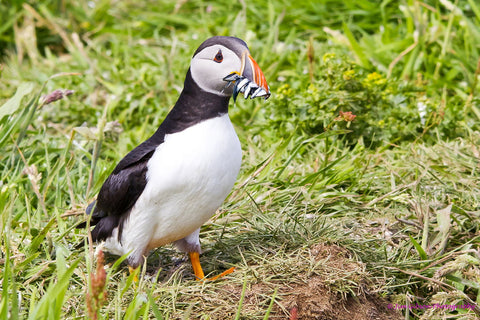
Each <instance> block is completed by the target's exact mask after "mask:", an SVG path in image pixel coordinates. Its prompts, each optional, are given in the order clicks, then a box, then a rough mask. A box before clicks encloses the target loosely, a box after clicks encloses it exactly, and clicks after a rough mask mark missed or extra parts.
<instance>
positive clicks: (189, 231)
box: [81, 36, 270, 280]
mask: <svg viewBox="0 0 480 320" xmlns="http://www.w3.org/2000/svg"><path fill="white" fill-rule="evenodd" d="M240 93H243V94H244V97H245V99H247V98H248V97H250V98H251V99H253V98H256V97H263V98H265V99H267V98H268V97H269V96H270V88H269V86H268V84H267V81H266V79H265V76H264V74H263V72H262V70H261V69H260V67H259V66H258V64H257V63H256V62H255V60H254V59H253V57H252V56H251V54H250V50H249V48H248V46H247V44H246V43H245V42H244V41H243V40H241V39H239V38H236V37H229V36H215V37H212V38H209V39H207V40H205V41H204V42H203V43H202V44H201V45H200V46H199V47H198V49H197V50H196V51H195V53H194V54H193V57H192V59H191V63H190V67H189V69H188V71H187V74H186V77H185V81H184V87H183V90H182V91H181V93H180V96H179V97H178V100H177V102H176V103H175V105H174V106H173V108H172V109H171V110H170V112H169V113H168V114H167V116H166V117H165V119H164V121H163V122H162V123H161V124H160V126H159V127H158V129H157V130H156V131H155V133H154V134H153V135H152V136H151V137H150V138H148V139H147V140H146V141H144V142H143V143H141V144H140V145H138V146H137V147H136V148H134V149H133V150H132V151H130V152H129V153H128V154H127V155H126V156H125V157H124V158H123V159H122V160H121V161H120V162H119V163H118V164H117V165H116V167H115V168H114V170H113V171H112V173H111V174H110V175H109V176H108V177H107V179H106V180H105V182H104V183H103V185H102V187H101V188H100V191H99V193H98V195H97V198H96V200H94V201H93V202H91V203H90V204H89V205H88V207H87V209H86V214H87V215H88V219H89V224H87V222H85V221H84V222H83V223H82V224H81V227H86V226H87V225H90V226H94V228H93V229H92V230H91V236H92V240H93V241H94V242H96V243H99V244H100V246H101V247H102V248H103V249H105V250H106V251H107V252H109V253H112V254H114V255H119V256H123V255H127V258H126V261H127V264H128V266H129V269H130V271H132V270H133V269H136V268H137V267H139V266H140V265H142V264H143V263H144V262H145V260H146V259H147V258H146V257H147V256H148V253H149V252H150V251H151V250H153V249H155V248H158V247H160V246H163V245H166V244H169V243H173V244H174V245H175V247H176V248H177V249H178V250H180V251H182V252H185V253H188V255H189V257H190V260H191V263H192V267H193V272H194V274H195V277H196V279H197V280H200V279H204V278H205V276H204V273H203V270H202V267H201V265H200V259H199V254H200V253H201V246H200V239H199V235H200V227H201V226H202V225H203V224H204V223H205V222H206V221H207V220H208V219H210V218H211V217H212V216H213V215H214V214H215V212H216V210H217V209H218V208H219V207H220V206H221V205H222V203H223V202H224V200H225V199H226V197H227V196H228V194H229V193H230V191H231V189H232V188H233V185H234V183H235V181H236V178H237V175H238V172H239V170H240V164H241V160H242V149H241V146H240V141H239V139H238V136H237V134H236V132H235V129H234V127H233V125H232V123H231V121H230V118H229V115H228V106H229V102H230V98H231V97H233V99H234V102H235V100H236V98H237V96H238V95H239V94H240ZM88 219H87V220H88ZM232 271H233V268H230V269H229V270H227V271H225V272H224V273H222V274H220V275H218V276H222V275H224V274H228V273H230V272H232Z"/></svg>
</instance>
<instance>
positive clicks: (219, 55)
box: [213, 50, 223, 63]
mask: <svg viewBox="0 0 480 320" xmlns="http://www.w3.org/2000/svg"><path fill="white" fill-rule="evenodd" d="M213 61H215V62H218V63H220V62H222V61H223V54H222V50H218V52H217V54H216V55H215V58H213Z"/></svg>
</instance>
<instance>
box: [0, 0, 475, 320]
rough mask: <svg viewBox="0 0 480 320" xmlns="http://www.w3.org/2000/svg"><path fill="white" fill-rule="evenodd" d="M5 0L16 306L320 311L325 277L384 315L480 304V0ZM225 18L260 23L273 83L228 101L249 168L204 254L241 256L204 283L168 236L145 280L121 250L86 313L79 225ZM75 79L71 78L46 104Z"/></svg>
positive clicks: (41, 309) (217, 315) (89, 268)
mask: <svg viewBox="0 0 480 320" xmlns="http://www.w3.org/2000/svg"><path fill="white" fill-rule="evenodd" d="M192 17H194V19H192ZM0 19H1V21H2V26H0V54H1V56H0V150H1V151H2V153H1V156H0V159H1V161H0V173H1V177H2V179H1V181H0V212H1V214H0V227H1V231H2V232H1V240H0V246H1V249H2V250H1V252H2V254H1V256H0V266H1V270H0V279H1V283H2V291H1V293H0V294H1V302H0V318H1V319H88V318H92V317H93V316H92V315H93V314H95V315H96V316H97V317H98V319H139V318H142V319H155V318H156V319H192V318H198V319H285V318H289V315H288V314H289V313H290V312H292V314H293V313H294V311H293V308H294V307H295V306H297V305H298V318H299V319H309V317H308V316H307V311H308V310H307V309H308V308H309V307H311V306H308V305H307V304H303V305H302V304H301V303H300V301H301V299H300V298H299V299H300V300H295V299H297V297H303V298H302V299H303V300H305V301H310V300H308V299H314V297H312V296H309V295H308V290H305V288H306V287H308V285H310V287H308V288H310V289H309V290H310V291H311V292H322V294H323V296H328V297H330V299H332V301H333V302H332V303H336V304H338V305H339V306H340V305H346V306H347V307H348V306H350V307H352V305H353V303H350V302H351V301H352V300H349V299H351V298H352V297H353V298H354V299H357V301H363V302H364V304H365V305H367V302H372V301H377V299H384V300H378V301H380V302H378V303H377V309H378V310H377V311H382V310H383V311H382V312H385V314H386V312H387V311H388V310H386V305H387V304H388V303H393V304H395V303H397V304H399V305H414V304H422V305H432V304H435V303H438V304H443V305H451V304H457V305H462V304H467V303H469V304H475V303H476V304H477V305H478V304H479V303H480V287H479V285H478V283H479V282H480V258H479V255H478V252H479V245H480V237H479V230H480V226H479V215H480V190H479V188H480V187H479V186H478V181H479V178H480V173H479V169H480V168H479V159H480V147H479V146H480V133H479V129H480V126H479V123H480V122H479V120H480V99H479V98H478V97H479V96H478V93H479V90H480V84H479V81H478V79H479V76H480V45H479V44H480V31H479V30H480V5H479V4H477V3H476V2H475V1H473V0H461V1H460V0H459V1H457V2H447V1H442V2H440V1H438V2H437V1H425V2H420V1H414V0H408V1H388V0H385V1H329V0H321V1H305V0H300V1H295V2H291V1H278V2H275V3H270V4H267V2H258V1H257V2H252V1H242V2H232V1H217V2H211V3H210V2H203V1H161V2H160V3H159V2H158V1H141V2H139V1H129V0H127V1H120V2H112V1H106V0H102V1H91V2H87V1H82V2H81V3H80V4H78V3H77V2H72V1H56V0H48V1H30V2H24V1H20V0H17V1H8V2H2V3H0ZM212 35H235V36H238V37H240V38H243V39H245V40H246V41H247V43H248V44H249V46H250V49H251V52H252V55H253V56H254V57H255V59H256V60H257V62H258V63H259V65H260V66H261V67H262V69H263V71H264V73H265V76H266V78H267V80H268V82H269V85H270V87H271V89H272V97H271V98H270V99H269V100H268V101H266V102H263V101H260V100H253V101H243V99H239V101H237V103H236V105H235V106H231V109H230V115H231V118H232V121H233V122H234V125H235V127H236V130H237V133H238V135H239V137H240V140H241V142H242V148H243V150H244V156H243V164H242V170H241V173H240V175H239V178H238V182H237V184H236V186H235V188H234V190H233V191H232V193H231V195H230V196H229V198H228V199H227V201H226V202H225V204H224V205H223V207H222V208H221V210H220V211H219V212H218V214H217V215H216V216H215V218H214V219H212V220H211V221H210V222H209V223H208V224H207V225H205V226H204V227H203V228H202V232H201V239H202V247H203V249H204V251H205V252H204V254H202V255H201V261H202V265H203V266H204V269H205V271H206V272H208V273H211V274H215V273H218V272H220V271H222V270H225V269H227V268H229V267H231V266H236V267H237V268H236V271H235V272H234V273H233V274H232V275H230V276H228V277H227V278H226V279H224V280H220V281H217V282H207V283H201V282H196V281H194V277H193V275H192V271H191V270H190V266H189V264H188V263H179V259H181V258H183V255H182V254H180V253H178V252H176V251H175V250H174V249H173V248H172V247H170V246H166V247H162V248H159V249H157V250H156V251H155V252H153V253H152V255H151V256H150V257H149V260H148V264H147V265H146V266H144V269H143V270H141V275H142V276H141V277H140V281H139V282H138V283H135V282H134V281H133V275H129V274H128V272H127V270H126V268H125V266H124V265H123V264H121V263H120V262H121V260H120V261H117V258H116V257H108V259H107V265H108V268H107V274H106V278H105V281H106V282H105V283H104V285H105V290H103V289H102V290H101V291H102V292H103V293H104V294H106V297H105V298H106V301H107V303H105V304H101V303H99V308H98V309H92V310H93V313H92V312H91V313H90V315H89V309H88V307H87V305H90V307H92V303H93V302H91V301H92V300H91V299H87V295H89V297H92V295H93V293H92V290H94V289H95V288H96V287H95V283H97V282H95V280H94V278H92V277H93V275H95V274H98V270H96V264H97V259H96V257H95V256H94V255H93V251H92V248H88V247H87V248H85V249H80V250H75V249H74V247H75V245H76V244H77V243H79V242H81V241H85V237H86V236H87V233H86V231H85V230H77V229H75V225H76V224H77V223H78V222H79V221H81V220H82V219H84V216H83V212H84V208H85V207H86V205H87V204H88V203H89V202H90V201H91V200H92V199H93V198H94V197H95V195H96V193H97V192H98V190H99V188H100V186H101V184H102V183H103V181H104V180H105V178H106V177H107V176H108V174H109V173H110V172H111V170H112V169H113V167H114V166H115V164H116V163H117V161H119V160H120V159H121V158H122V156H124V155H125V154H126V153H127V152H128V151H129V150H131V149H132V148H134V147H135V146H136V145H137V144H138V143H140V142H141V141H143V140H144V139H146V138H148V137H149V136H150V135H151V134H152V133H153V132H154V130H155V129H156V128H157V126H158V125H159V123H160V122H161V121H162V120H163V118H164V117H165V115H166V114H167V112H168V110H169V108H170V107H171V106H172V105H173V104H174V103H175V100H176V98H177V97H178V93H179V90H181V86H182V84H183V80H184V76H185V72H186V70H187V68H188V63H189V59H190V58H191V55H192V53H193V52H194V50H195V49H196V48H197V46H198V45H199V44H200V43H201V42H202V41H203V40H204V39H206V38H208V37H210V36H212ZM56 89H62V90H65V89H68V90H74V93H73V94H72V95H69V96H68V97H65V98H64V99H62V100H59V101H56V102H53V103H49V104H46V103H45V99H44V98H43V96H44V95H46V94H48V93H50V92H52V91H54V90H56ZM340 111H342V112H352V113H353V114H354V115H356V118H355V120H354V121H353V122H347V121H343V120H342V119H339V118H338V117H339V112H340ZM318 248H321V249H322V250H323V251H322V252H323V253H322V252H318V250H319V249H318ZM334 248H337V249H334ZM329 250H331V251H329ZM343 250H345V251H343ZM325 252H328V253H329V254H325ZM100 278H101V277H100ZM102 279H103V278H102ZM99 281H100V280H99ZM92 284H93V285H92ZM97 284H98V283H97ZM312 286H313V287H312ZM312 288H313V289H312ZM302 290H303V291H302ZM302 294H303V296H302ZM365 297H367V298H368V299H367V298H365ZM97 298H98V299H100V300H101V299H102V298H101V296H97ZM362 299H367V300H362ZM296 303H297V304H296ZM316 303H317V305H319V304H320V303H321V301H316ZM312 305H313V304H312ZM337 309H338V308H337ZM312 310H313V311H312ZM312 310H311V311H312V312H319V311H318V310H314V309H312ZM325 310H327V311H328V312H330V313H328V312H327V311H325V312H326V313H323V314H322V316H323V317H324V318H326V319H336V318H342V316H339V314H335V312H337V311H338V310H337V311H336V310H334V308H332V307H331V308H330V309H328V308H327V307H325ZM350 310H352V309H350ZM354 314H355V313H354ZM401 314H402V315H401V316H400V317H401V318H405V319H440V318H446V317H451V318H453V317H456V318H458V319H476V318H477V317H478V316H480V309H479V308H478V307H477V308H476V309H475V310H468V309H456V310H449V309H439V308H437V309H430V310H419V309H412V310H411V311H410V312H407V311H405V310H403V311H402V313H401ZM357 315H359V316H360V313H357ZM385 317H386V316H385Z"/></svg>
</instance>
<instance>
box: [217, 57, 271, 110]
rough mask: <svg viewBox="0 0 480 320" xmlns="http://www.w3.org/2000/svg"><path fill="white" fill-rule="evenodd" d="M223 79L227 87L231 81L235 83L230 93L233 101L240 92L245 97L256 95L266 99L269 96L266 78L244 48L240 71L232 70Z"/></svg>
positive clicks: (254, 96)
mask: <svg viewBox="0 0 480 320" xmlns="http://www.w3.org/2000/svg"><path fill="white" fill-rule="evenodd" d="M223 80H224V81H227V82H228V84H227V87H228V86H229V85H230V84H231V83H235V87H234V88H233V94H232V96H233V100H234V101H235V100H236V99H237V96H238V94H239V93H240V92H241V93H243V94H244V96H245V99H247V98H248V97H250V98H251V99H253V98H256V97H264V98H265V99H268V97H270V88H269V87H268V84H267V80H266V79H265V76H264V75H263V72H262V70H261V69H260V67H259V66H258V64H257V62H256V61H255V60H254V59H253V58H252V56H251V55H250V53H249V52H248V50H245V51H244V52H243V54H242V65H241V68H240V72H238V71H233V72H231V73H230V74H229V75H228V76H226V77H225V78H223Z"/></svg>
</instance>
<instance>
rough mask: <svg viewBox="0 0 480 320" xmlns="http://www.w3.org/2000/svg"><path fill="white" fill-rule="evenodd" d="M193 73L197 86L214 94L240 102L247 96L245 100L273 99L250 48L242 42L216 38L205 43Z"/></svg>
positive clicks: (192, 66) (193, 63)
mask: <svg viewBox="0 0 480 320" xmlns="http://www.w3.org/2000/svg"><path fill="white" fill-rule="evenodd" d="M190 71H191V74H192V78H193V80H194V81H195V82H196V83H197V85H198V86H199V87H200V88H201V89H203V90H205V91H207V92H210V93H214V94H217V95H221V96H228V97H229V96H232V95H233V97H234V98H236V96H237V94H238V93H239V92H243V93H244V94H245V98H247V97H248V96H251V98H252V99H253V98H255V97H265V99H266V98H268V97H269V96H270V89H269V87H268V84H267V81H266V80H265V76H264V75H263V72H262V70H261V69H260V67H259V66H258V64H257V63H256V62H255V60H254V59H253V58H252V56H251V55H250V51H249V50H248V46H247V44H246V43H245V42H244V41H243V40H240V39H238V38H234V37H223V36H216V37H212V38H209V39H207V40H205V41H204V42H203V43H202V44H201V45H200V47H199V48H198V49H197V51H195V54H194V55H193V58H192V62H191V65H190ZM232 83H235V85H231V84H232Z"/></svg>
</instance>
